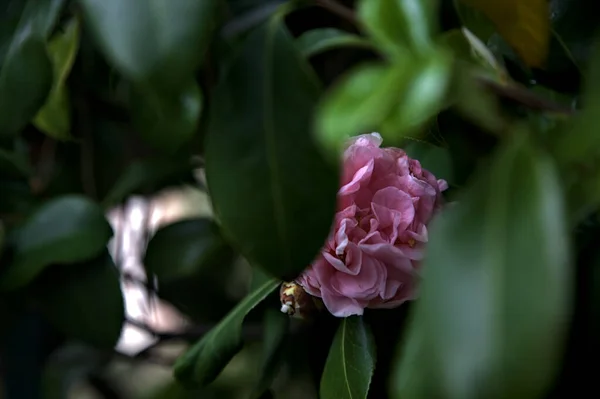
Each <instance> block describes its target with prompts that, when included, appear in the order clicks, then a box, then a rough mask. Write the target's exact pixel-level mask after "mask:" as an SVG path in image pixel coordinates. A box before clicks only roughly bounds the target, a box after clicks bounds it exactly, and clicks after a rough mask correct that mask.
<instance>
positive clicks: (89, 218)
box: [0, 195, 112, 290]
mask: <svg viewBox="0 0 600 399" xmlns="http://www.w3.org/2000/svg"><path fill="white" fill-rule="evenodd" d="M111 236H112V229H111V227H110V225H109V224H108V222H107V221H106V219H105V217H104V212H103V210H102V208H100V207H99V206H98V205H97V204H95V203H93V202H92V201H90V200H88V199H87V198H85V197H81V196H75V195H70V196H64V197H60V198H56V199H53V200H50V201H47V202H45V203H44V204H43V205H42V206H40V207H39V208H38V209H37V211H36V212H35V213H34V214H33V215H31V216H30V217H29V218H28V219H27V220H26V221H25V223H24V224H23V225H22V226H21V227H20V228H19V229H17V230H13V231H12V232H11V235H10V237H9V240H10V243H11V245H12V246H13V247H14V248H13V249H14V253H13V259H12V262H11V263H10V264H9V265H7V267H5V268H4V270H3V271H2V273H1V274H0V289H3V290H13V289H17V288H20V287H22V286H24V285H26V284H28V283H29V282H30V281H31V280H33V279H34V278H35V277H36V276H37V275H38V274H39V273H40V272H41V271H42V270H43V269H44V268H45V267H46V266H49V265H50V264H53V263H76V262H82V261H85V260H88V259H91V258H93V257H95V256H96V255H98V254H99V253H100V252H101V251H102V249H103V248H105V246H106V244H107V242H108V240H109V238H110V237H111Z"/></svg>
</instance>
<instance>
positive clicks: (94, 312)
mask: <svg viewBox="0 0 600 399" xmlns="http://www.w3.org/2000/svg"><path fill="white" fill-rule="evenodd" d="M40 283H41V287H40V290H39V291H38V299H39V301H40V307H41V309H42V312H43V313H44V315H45V316H46V318H48V320H50V322H51V323H52V324H53V325H54V326H55V327H56V328H57V329H58V330H60V331H61V332H62V333H64V334H65V335H67V336H68V337H69V338H71V339H76V340H80V341H83V342H86V343H88V344H90V345H92V346H95V347H99V348H106V349H112V348H113V347H114V346H115V345H116V343H117V341H118V340H119V337H120V336H121V328H122V325H123V322H124V320H125V308H124V306H125V305H124V299H123V295H122V293H121V283H120V280H119V272H118V270H117V268H116V266H115V264H114V262H113V261H112V259H111V257H110V255H109V254H108V252H106V253H104V254H102V255H101V256H99V257H98V258H96V259H94V260H92V261H89V262H84V263H81V264H77V265H70V266H62V267H56V268H53V269H49V270H48V273H47V274H45V275H44V276H43V278H42V279H41V281H40Z"/></svg>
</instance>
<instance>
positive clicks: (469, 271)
mask: <svg viewBox="0 0 600 399" xmlns="http://www.w3.org/2000/svg"><path fill="white" fill-rule="evenodd" d="M562 197H563V193H562V189H561V187H560V181H559V177H558V173H557V170H556V168H555V167H554V165H553V164H552V160H551V159H550V158H549V157H548V156H547V155H545V154H544V153H542V152H541V151H540V150H538V149H537V148H535V147H534V146H533V144H532V142H531V140H530V138H529V136H528V135H527V132H526V131H523V130H519V131H515V132H514V135H513V136H512V140H511V141H510V142H508V143H507V144H505V145H504V146H502V147H501V149H500V150H499V152H498V153H497V154H496V155H495V156H494V157H493V159H492V163H491V165H490V168H489V169H488V170H484V171H483V172H482V173H480V174H479V177H478V179H476V181H475V184H474V185H473V186H472V187H471V188H470V189H469V190H468V191H467V192H466V193H465V196H464V197H463V198H462V199H460V200H459V201H458V203H456V204H455V205H454V206H453V207H452V208H450V209H447V210H446V211H445V212H443V213H442V214H441V215H440V217H439V219H438V220H436V221H434V224H433V226H432V228H431V230H430V243H429V246H428V251H427V258H426V260H425V264H424V267H423V271H424V274H423V287H422V292H421V297H420V299H419V304H418V306H417V309H416V314H415V317H416V318H417V320H419V323H417V324H413V326H412V328H422V329H423V330H421V332H420V334H419V335H420V336H421V337H422V339H423V342H422V344H421V345H422V348H423V351H424V352H423V353H421V355H420V356H418V359H416V360H415V361H414V362H413V363H412V364H406V365H405V368H400V369H399V370H398V373H397V378H402V377H401V376H403V375H404V376H408V375H410V376H411V379H412V380H413V381H424V379H427V380H428V381H429V384H435V385H436V386H435V387H430V389H432V391H429V392H438V393H439V392H441V393H443V395H442V397H444V398H448V399H454V398H456V399H458V398H460V399H469V398H506V399H509V398H517V397H519V398H521V397H522V398H533V397H540V395H542V394H543V393H544V392H545V391H546V390H547V389H548V388H549V386H550V384H551V383H552V381H553V378H554V376H555V373H556V371H557V369H558V367H559V363H560V359H561V355H562V353H563V352H562V350H563V344H564V343H565V337H566V334H565V333H566V327H567V325H568V324H567V322H568V320H569V316H570V314H569V313H570V308H571V281H572V275H573V270H572V268H571V265H570V264H569V242H568V238H567V234H568V228H567V226H566V223H565V209H564V204H563V201H562ZM420 322H423V323H424V324H423V325H420ZM440 332H443V333H440ZM410 334H415V332H409V335H410ZM411 336H412V335H411ZM411 350H412V349H410V348H405V351H411ZM407 386H410V384H409V385H406V384H400V387H399V391H397V392H396V395H397V396H396V397H397V398H405V397H411V398H414V399H420V398H423V399H425V398H430V397H432V396H428V395H425V394H423V395H421V396H419V395H415V394H414V392H415V391H411V390H405V389H406V387H407ZM411 389H412V388H411ZM418 392H421V393H425V391H420V390H419V391H418Z"/></svg>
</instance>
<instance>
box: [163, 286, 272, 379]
mask: <svg viewBox="0 0 600 399" xmlns="http://www.w3.org/2000/svg"><path fill="white" fill-rule="evenodd" d="M279 283H280V282H279V281H277V280H270V281H267V282H265V283H264V284H263V285H262V286H261V287H259V288H258V289H257V290H255V291H253V292H251V293H250V294H249V295H248V296H247V297H246V298H244V300H242V301H241V302H240V303H239V304H238V305H237V306H236V307H235V308H234V309H233V310H231V312H229V314H228V315H227V316H226V317H225V318H224V319H223V320H221V322H220V323H219V324H217V325H216V326H215V327H214V328H213V329H212V330H211V331H210V332H209V333H208V334H206V335H205V336H204V337H203V338H202V339H200V341H198V342H197V343H196V344H194V346H192V347H191V348H190V349H188V351H187V352H186V353H185V354H183V355H182V356H181V357H180V358H179V359H177V362H176V363H175V367H174V373H175V378H177V379H178V380H179V381H181V382H182V383H184V384H187V385H200V386H203V385H207V384H209V383H211V382H212V381H213V380H214V379H215V378H216V377H217V376H218V375H219V373H220V372H221V370H223V368H224V367H225V366H226V365H227V363H229V361H230V360H231V359H232V358H233V356H235V354H236V353H238V352H239V351H240V349H241V348H242V346H243V342H242V323H243V321H244V317H246V315H247V314H248V312H250V310H252V309H253V308H254V307H255V306H256V305H258V304H259V303H260V302H262V300H263V299H265V297H266V296H267V295H269V294H270V293H271V292H273V291H274V290H275V289H276V288H277V287H278V285H279Z"/></svg>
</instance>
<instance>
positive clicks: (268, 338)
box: [252, 309, 290, 399]
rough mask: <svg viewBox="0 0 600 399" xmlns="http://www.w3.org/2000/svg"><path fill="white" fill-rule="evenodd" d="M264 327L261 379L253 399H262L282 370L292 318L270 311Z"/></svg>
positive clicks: (266, 313)
mask: <svg viewBox="0 0 600 399" xmlns="http://www.w3.org/2000/svg"><path fill="white" fill-rule="evenodd" d="M263 326H264V337H263V357H262V365H261V368H260V374H259V375H260V379H259V381H258V383H257V387H256V388H255V389H254V391H253V395H252V398H256V399H260V398H262V395H264V394H265V393H266V392H268V389H269V387H270V386H271V384H272V382H273V379H274V378H275V377H276V376H277V372H278V371H279V370H280V368H281V363H282V360H283V347H284V346H285V344H286V342H287V340H286V338H287V336H288V335H287V334H288V331H289V326H290V318H289V316H288V315H286V314H283V313H281V312H280V311H279V310H278V309H268V310H267V311H266V312H265V321H264V323H263Z"/></svg>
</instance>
